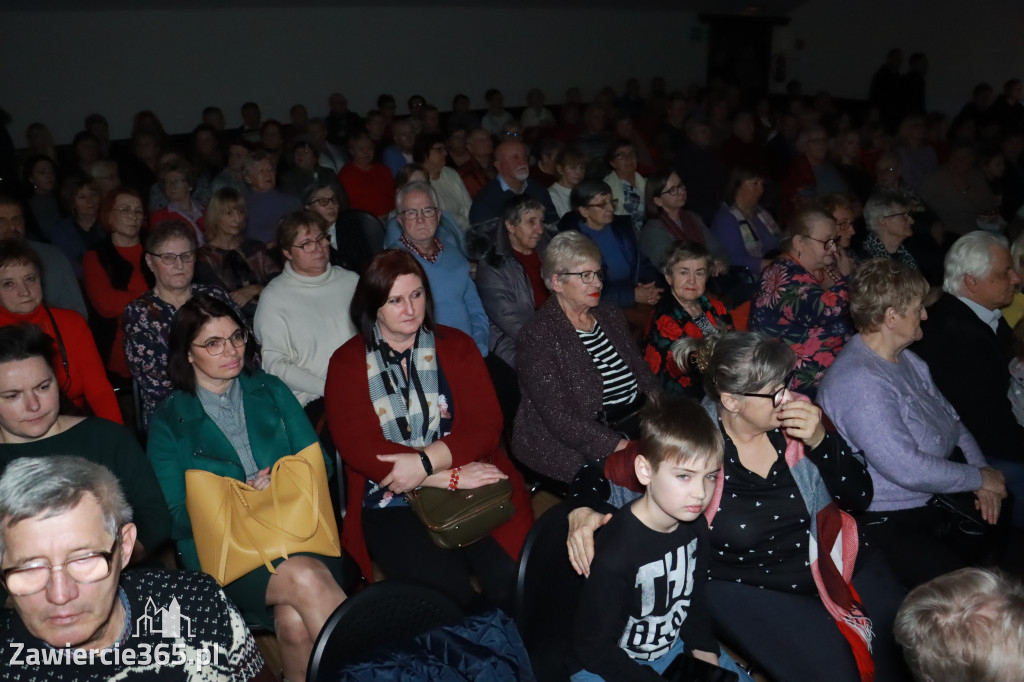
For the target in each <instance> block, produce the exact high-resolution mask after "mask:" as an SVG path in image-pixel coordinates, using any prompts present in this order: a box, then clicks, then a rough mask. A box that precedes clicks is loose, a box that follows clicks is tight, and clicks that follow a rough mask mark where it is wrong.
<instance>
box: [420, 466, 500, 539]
mask: <svg viewBox="0 0 1024 682" xmlns="http://www.w3.org/2000/svg"><path fill="white" fill-rule="evenodd" d="M405 497H406V499H407V500H408V501H409V506H410V507H412V510H413V512H414V513H415V514H416V516H417V517H418V518H419V520H420V521H422V522H423V525H424V526H426V527H427V531H428V532H429V533H430V539H431V540H433V541H434V544H435V545H437V546H438V547H440V548H442V549H455V548H456V547H465V546H466V545H471V544H473V543H474V542H476V541H477V540H479V539H481V538H483V537H484V536H485V535H487V534H488V533H490V532H491V531H492V530H494V529H495V528H497V527H498V526H500V525H501V524H503V523H505V522H506V521H508V520H509V519H511V518H512V515H513V514H515V511H516V510H515V506H514V505H513V504H512V483H511V482H510V481H509V480H508V479H504V480H501V481H498V482H497V483H492V484H490V485H485V486H481V487H479V488H470V489H466V490H455V491H451V490H447V489H445V488H417V489H416V490H412V491H410V492H408V493H406V494H405Z"/></svg>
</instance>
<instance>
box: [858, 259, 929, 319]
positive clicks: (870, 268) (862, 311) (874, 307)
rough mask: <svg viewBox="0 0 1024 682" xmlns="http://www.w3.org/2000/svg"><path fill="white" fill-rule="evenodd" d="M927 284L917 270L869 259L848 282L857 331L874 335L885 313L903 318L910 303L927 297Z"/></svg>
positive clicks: (883, 260)
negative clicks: (894, 312)
mask: <svg viewBox="0 0 1024 682" xmlns="http://www.w3.org/2000/svg"><path fill="white" fill-rule="evenodd" d="M928 289H929V287H928V281H927V280H926V279H925V278H924V275H922V274H921V273H920V272H918V271H917V270H914V269H913V268H911V267H910V266H908V265H904V264H903V263H900V262H899V261H895V260H892V259H891V258H872V259H871V260H869V261H867V262H865V263H863V264H861V266H860V267H859V268H858V269H857V272H855V273H854V275H853V278H852V279H851V280H850V316H851V317H852V318H853V325H854V326H855V327H856V328H857V331H859V332H861V333H862V334H863V333H869V332H874V331H878V329H879V328H880V327H881V326H882V322H883V321H884V320H885V311H886V310H888V309H889V308H893V309H895V310H896V312H898V313H899V314H900V315H903V314H906V312H907V310H908V308H910V304H911V303H913V301H914V299H916V298H920V299H923V298H924V297H925V296H927V295H928Z"/></svg>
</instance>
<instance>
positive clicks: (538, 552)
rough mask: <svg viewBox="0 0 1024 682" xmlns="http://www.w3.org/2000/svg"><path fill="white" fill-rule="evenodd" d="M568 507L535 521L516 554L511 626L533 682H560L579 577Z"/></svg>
mask: <svg viewBox="0 0 1024 682" xmlns="http://www.w3.org/2000/svg"><path fill="white" fill-rule="evenodd" d="M569 511H570V507H569V505H568V503H566V502H562V503H560V504H558V505H556V506H554V507H552V508H551V509H549V510H548V511H546V512H545V513H544V514H542V515H541V517H540V518H539V519H537V520H536V521H535V522H534V524H533V528H532V529H531V530H530V533H529V535H527V536H526V542H524V543H523V549H522V552H521V553H520V555H519V566H518V568H517V575H516V605H515V608H516V614H515V616H516V625H517V626H518V627H519V633H520V634H521V635H522V636H523V642H524V643H525V644H526V650H527V651H528V652H529V653H530V662H531V663H532V664H533V671H534V673H535V674H536V676H537V680H538V682H548V681H552V682H555V681H557V682H565V680H568V679H569V671H568V669H567V668H566V665H565V656H566V654H567V653H568V651H569V647H570V643H571V640H570V637H571V636H572V625H573V618H574V616H575V613H576V601H577V600H578V599H579V593H580V590H581V589H582V587H583V581H584V578H583V577H582V576H579V575H577V574H576V571H574V570H573V568H572V564H570V563H569V555H568V553H567V550H566V546H565V540H566V537H567V536H568V534H569Z"/></svg>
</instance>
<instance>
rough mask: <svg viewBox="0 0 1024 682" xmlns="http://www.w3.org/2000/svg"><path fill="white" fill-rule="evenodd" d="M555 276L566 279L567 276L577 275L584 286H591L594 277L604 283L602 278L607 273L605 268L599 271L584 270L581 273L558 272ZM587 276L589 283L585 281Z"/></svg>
mask: <svg viewBox="0 0 1024 682" xmlns="http://www.w3.org/2000/svg"><path fill="white" fill-rule="evenodd" d="M556 274H558V275H559V276H562V277H566V276H568V275H577V276H578V277H579V278H580V281H581V282H583V283H584V284H593V283H594V278H595V277H596V278H597V279H598V280H599V281H601V282H604V278H605V277H607V276H608V271H607V269H606V268H601V269H600V270H584V271H583V272H559V273H556ZM587 276H589V277H590V281H589V282H588V281H587Z"/></svg>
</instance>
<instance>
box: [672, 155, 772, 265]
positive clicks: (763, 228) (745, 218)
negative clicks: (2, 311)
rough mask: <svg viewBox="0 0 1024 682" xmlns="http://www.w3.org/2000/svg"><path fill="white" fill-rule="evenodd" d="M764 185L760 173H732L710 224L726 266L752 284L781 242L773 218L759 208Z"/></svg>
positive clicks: (742, 170) (737, 170)
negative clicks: (741, 270)
mask: <svg viewBox="0 0 1024 682" xmlns="http://www.w3.org/2000/svg"><path fill="white" fill-rule="evenodd" d="M677 176H678V174H677ZM764 182H765V176H764V172H763V171H760V170H757V169H754V168H743V167H742V166H741V167H737V168H735V169H733V171H732V173H731V174H730V175H729V183H728V185H727V186H726V191H725V201H723V202H722V204H721V206H720V207H719V209H718V213H716V214H715V219H714V221H713V222H712V223H711V233H712V234H713V235H714V236H715V237H716V238H717V239H718V241H719V242H720V243H721V244H722V246H724V247H725V251H726V253H728V256H729V257H728V262H729V263H731V264H732V265H734V266H739V267H742V268H745V269H746V271H747V273H748V274H749V276H750V277H752V278H753V279H755V280H756V279H757V278H758V277H760V275H761V271H762V270H764V268H765V267H767V266H768V265H769V264H770V263H771V261H772V259H773V258H774V257H775V255H776V254H777V253H778V249H779V243H780V241H781V238H782V234H781V231H780V230H779V227H778V225H777V224H776V223H775V218H773V217H772V214H771V213H769V212H768V210H767V209H765V208H764V207H763V206H761V204H760V201H761V197H762V196H764Z"/></svg>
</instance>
